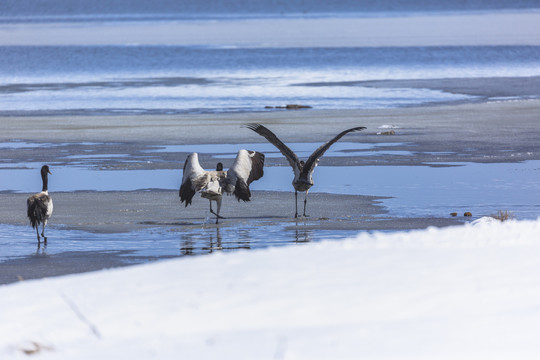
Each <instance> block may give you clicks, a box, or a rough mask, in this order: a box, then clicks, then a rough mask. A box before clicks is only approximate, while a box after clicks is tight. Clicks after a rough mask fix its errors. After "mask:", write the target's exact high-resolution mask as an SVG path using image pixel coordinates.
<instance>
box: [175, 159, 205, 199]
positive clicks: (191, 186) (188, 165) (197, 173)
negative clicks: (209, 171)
mask: <svg viewBox="0 0 540 360" xmlns="http://www.w3.org/2000/svg"><path fill="white" fill-rule="evenodd" d="M204 173H205V171H204V169H203V168H202V167H201V165H200V164H199V156H198V155H197V153H193V154H190V155H188V157H187V159H186V162H185V163H184V170H183V174H182V185H180V190H179V191H178V195H179V196H180V202H182V203H183V202H184V201H185V202H186V207H187V206H188V205H190V204H191V200H192V199H193V196H195V193H196V192H197V191H198V190H200V188H199V189H198V188H197V187H200V185H201V184H199V183H198V182H197V179H198V178H200V177H201V176H203V175H204Z"/></svg>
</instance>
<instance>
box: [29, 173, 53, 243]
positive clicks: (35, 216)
mask: <svg viewBox="0 0 540 360" xmlns="http://www.w3.org/2000/svg"><path fill="white" fill-rule="evenodd" d="M49 174H51V175H52V173H51V171H50V170H49V166H47V165H43V166H42V167H41V181H42V183H43V187H42V189H41V192H39V193H37V194H34V195H31V196H30V197H28V199H27V200H26V214H27V215H28V218H29V219H30V224H31V225H32V227H33V228H35V229H36V234H37V239H38V243H39V242H40V238H39V225H40V224H42V225H43V227H42V230H41V236H43V239H44V241H45V242H47V238H46V237H45V226H46V225H47V221H48V220H49V218H50V217H51V215H52V212H53V201H52V197H51V196H50V195H49V189H48V185H49Z"/></svg>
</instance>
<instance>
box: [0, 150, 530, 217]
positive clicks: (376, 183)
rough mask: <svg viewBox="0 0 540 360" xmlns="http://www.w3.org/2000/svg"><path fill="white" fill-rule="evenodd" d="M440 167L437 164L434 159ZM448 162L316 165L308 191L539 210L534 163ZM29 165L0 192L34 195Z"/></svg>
mask: <svg viewBox="0 0 540 360" xmlns="http://www.w3.org/2000/svg"><path fill="white" fill-rule="evenodd" d="M439 165H440V164H439ZM447 165H454V166H447V167H429V166H318V167H317V168H316V171H315V172H314V176H313V178H314V181H315V186H314V187H313V188H312V190H311V191H310V194H311V196H313V194H315V193H317V192H320V193H332V194H353V195H370V196H387V197H392V198H391V199H386V200H383V204H384V205H385V206H386V207H387V208H388V210H389V211H390V214H391V215H393V216H399V217H423V216H447V215H448V214H449V213H450V212H458V213H462V212H465V211H470V212H473V213H474V214H482V215H490V214H494V213H496V212H497V211H498V210H508V211H512V212H513V213H514V214H515V215H516V216H517V217H518V218H520V219H536V217H537V216H538V215H539V214H540V207H539V203H538V199H540V161H538V160H534V161H526V162H523V163H494V164H479V163H459V164H447ZM25 166H28V167H30V169H12V168H10V169H2V168H0V176H1V177H2V184H1V185H0V186H1V188H0V191H15V192H33V191H35V190H36V189H39V187H40V186H41V184H40V179H39V177H37V176H32V175H31V174H37V169H39V167H40V166H41V164H37V163H36V164H33V163H28V164H25ZM53 174H54V175H52V176H51V178H50V183H49V190H50V191H51V192H55V191H56V192H65V191H68V192H69V191H79V190H91V191H131V190H139V189H178V188H179V186H180V182H181V178H182V172H181V170H165V169H160V170H105V171H103V170H99V171H98V170H95V169H93V168H87V167H82V166H57V167H53ZM292 177H293V174H292V170H291V169H290V167H288V166H274V167H266V168H265V175H264V177H263V178H262V179H260V180H259V181H257V182H254V183H253V184H252V185H251V189H252V190H266V191H292V186H291V181H292Z"/></svg>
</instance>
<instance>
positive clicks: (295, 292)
mask: <svg viewBox="0 0 540 360" xmlns="http://www.w3.org/2000/svg"><path fill="white" fill-rule="evenodd" d="M538 234H540V219H539V220H537V221H521V222H518V221H509V222H505V223H499V222H496V223H491V222H488V221H481V222H479V223H477V224H476V225H465V226H459V227H451V228H444V229H435V228H430V229H427V230H423V231H411V232H400V233H391V234H385V233H375V234H360V235H358V237H356V238H353V239H347V240H344V241H328V242H321V243H312V244H307V245H303V246H290V247H284V248H270V249H265V250H260V251H249V252H248V251H240V252H236V253H232V254H230V253H229V254H216V255H210V256H205V257H197V258H189V259H186V258H184V259H176V260H170V261H162V262H159V263H155V264H148V265H142V266H133V267H129V268H120V269H114V270H108V271H100V272H96V273H87V274H81V275H72V276H65V277H61V278H51V279H44V280H39V281H28V282H21V283H18V284H13V285H8V286H2V287H0V308H1V309H2V310H1V312H0V324H1V326H0V358H2V359H4V358H8V359H17V358H26V357H27V355H25V353H24V351H25V350H26V351H28V352H33V351H35V352H36V354H35V355H34V356H33V358H36V359H38V358H39V359H97V358H100V357H101V358H108V359H113V358H114V359H148V358H159V359H276V358H277V359H382V358H384V359H430V360H431V359H458V358H459V359H509V358H512V359H533V358H534V359H536V358H538V357H539V356H540V342H539V341H538V335H539V334H540V333H539V329H540V242H539V241H538Z"/></svg>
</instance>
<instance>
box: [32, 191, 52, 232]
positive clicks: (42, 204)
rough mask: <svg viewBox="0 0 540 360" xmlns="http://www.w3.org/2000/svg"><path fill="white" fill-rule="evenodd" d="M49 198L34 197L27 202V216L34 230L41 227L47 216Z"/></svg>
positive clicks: (42, 196)
mask: <svg viewBox="0 0 540 360" xmlns="http://www.w3.org/2000/svg"><path fill="white" fill-rule="evenodd" d="M48 203H49V197H48V196H47V195H39V194H36V195H32V196H30V197H29V198H28V200H26V215H27V216H28V218H29V219H30V224H31V225H32V227H33V228H35V227H37V226H39V224H41V223H42V222H43V221H44V220H45V217H46V215H47V206H48Z"/></svg>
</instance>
